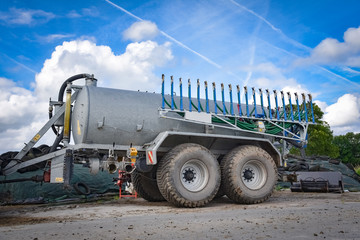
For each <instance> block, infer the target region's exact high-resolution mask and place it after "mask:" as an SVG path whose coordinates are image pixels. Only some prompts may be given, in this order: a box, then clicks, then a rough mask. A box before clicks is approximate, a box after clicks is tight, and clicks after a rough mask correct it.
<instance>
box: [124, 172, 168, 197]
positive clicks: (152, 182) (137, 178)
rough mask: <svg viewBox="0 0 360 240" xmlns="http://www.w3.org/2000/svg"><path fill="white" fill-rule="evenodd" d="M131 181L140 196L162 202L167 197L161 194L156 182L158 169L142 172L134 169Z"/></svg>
mask: <svg viewBox="0 0 360 240" xmlns="http://www.w3.org/2000/svg"><path fill="white" fill-rule="evenodd" d="M131 181H132V183H133V185H134V188H135V190H136V192H137V193H138V194H139V195H140V197H142V198H144V199H145V200H147V201H149V202H162V201H165V198H164V197H163V196H162V195H161V193H160V191H159V188H158V186H157V182H156V170H155V171H150V172H148V173H142V172H139V171H137V170H134V171H133V172H132V174H131Z"/></svg>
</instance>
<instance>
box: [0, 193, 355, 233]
mask: <svg viewBox="0 0 360 240" xmlns="http://www.w3.org/2000/svg"><path fill="white" fill-rule="evenodd" d="M359 222H360V193H344V194H325V193H291V192H290V191H277V192H275V193H274V195H273V197H272V198H270V200H268V201H266V202H265V203H262V204H257V205H239V204H233V203H232V202H231V201H230V200H229V199H227V198H226V197H223V198H220V199H217V200H214V201H213V202H212V203H211V204H209V205H207V206H206V207H204V208H195V209H188V208H175V207H173V206H172V205H170V204H168V203H167V202H161V203H149V202H146V201H145V200H143V199H140V198H139V199H121V200H111V201H98V202H96V203H95V202H93V203H82V204H66V205H26V206H2V207H0V239H1V240H10V239H22V240H26V239H30V240H42V239H44V240H45V239H46V240H48V239H61V240H63V239H157V240H159V239H197V240H198V239H271V238H272V239H360V227H359Z"/></svg>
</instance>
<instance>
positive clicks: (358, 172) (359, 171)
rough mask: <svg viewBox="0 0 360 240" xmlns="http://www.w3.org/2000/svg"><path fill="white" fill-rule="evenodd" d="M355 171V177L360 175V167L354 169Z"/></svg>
mask: <svg viewBox="0 0 360 240" xmlns="http://www.w3.org/2000/svg"><path fill="white" fill-rule="evenodd" d="M355 171H356V173H357V175H360V165H357V166H356V167H355Z"/></svg>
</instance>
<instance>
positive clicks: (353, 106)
mask: <svg viewBox="0 0 360 240" xmlns="http://www.w3.org/2000/svg"><path fill="white" fill-rule="evenodd" d="M322 110H323V109H322ZM324 120H325V121H326V122H328V123H329V125H330V127H331V129H332V130H333V131H334V133H335V134H336V135H338V134H345V133H346V132H348V131H357V132H359V129H360V96H356V95H353V94H345V95H343V96H341V97H340V98H339V99H338V100H337V102H336V103H334V104H332V105H330V106H328V107H326V108H325V111H324Z"/></svg>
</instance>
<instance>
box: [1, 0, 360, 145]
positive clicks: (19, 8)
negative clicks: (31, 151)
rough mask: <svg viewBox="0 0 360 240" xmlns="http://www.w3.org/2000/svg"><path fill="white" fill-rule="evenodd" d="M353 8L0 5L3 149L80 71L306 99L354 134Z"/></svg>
mask: <svg viewBox="0 0 360 240" xmlns="http://www.w3.org/2000/svg"><path fill="white" fill-rule="evenodd" d="M359 9H360V2H359V1H355V0H354V1H329V0H326V1H325V0H318V1H304V0H301V1H300V0H299V1H298V0H293V1H282V0H277V1H270V0H258V1H257V0H254V1H244V0H206V1H205V0H203V1H190V0H185V1H180V0H179V1H177V0H173V1H124V0H112V1H106V0H87V1H64V0H62V1H56V0H55V1H40V0H39V1H36V0H32V1H10V0H9V1H4V0H2V1H0V32H1V35H0V95H1V96H0V108H1V109H2V112H1V113H0V145H1V146H2V147H1V148H0V152H1V151H5V150H9V149H17V147H20V146H21V145H19V144H22V143H23V142H26V141H28V138H29V137H31V136H32V135H33V134H34V132H35V131H36V130H37V128H39V127H41V125H42V124H43V123H44V121H46V116H47V101H48V99H49V97H53V98H54V97H55V96H56V93H57V90H58V87H59V86H60V85H61V83H62V82H63V81H64V80H65V79H66V78H67V77H69V76H71V75H74V74H77V73H79V72H88V73H94V74H95V76H96V77H97V78H98V79H99V80H100V81H99V85H100V86H106V87H116V88H125V89H132V90H138V89H140V90H147V91H156V92H159V91H160V77H161V74H162V73H164V74H165V75H166V76H170V75H174V77H175V79H178V78H179V77H182V78H183V79H187V78H191V79H193V81H194V82H195V80H196V79H197V78H200V80H202V81H205V80H206V81H208V82H216V83H218V84H220V83H221V82H224V83H226V84H228V83H231V84H233V85H236V84H239V85H241V86H244V85H247V86H249V87H256V88H259V87H261V88H263V89H265V88H269V89H277V90H290V91H293V92H294V91H296V92H299V93H300V92H306V93H312V94H313V95H314V99H315V100H316V103H317V104H318V105H319V106H320V107H321V108H322V110H323V111H324V113H325V116H324V120H326V121H327V122H329V124H330V126H331V128H332V130H333V131H334V133H335V134H344V133H346V132H348V131H354V132H359V130H358V129H359V127H360V124H359V122H360V121H359V120H360V109H359V108H360V95H359V92H360V15H359V13H358V11H359Z"/></svg>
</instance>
